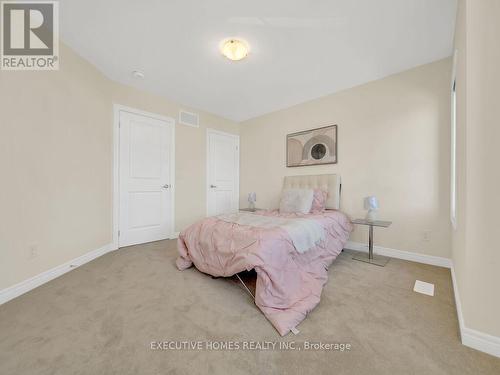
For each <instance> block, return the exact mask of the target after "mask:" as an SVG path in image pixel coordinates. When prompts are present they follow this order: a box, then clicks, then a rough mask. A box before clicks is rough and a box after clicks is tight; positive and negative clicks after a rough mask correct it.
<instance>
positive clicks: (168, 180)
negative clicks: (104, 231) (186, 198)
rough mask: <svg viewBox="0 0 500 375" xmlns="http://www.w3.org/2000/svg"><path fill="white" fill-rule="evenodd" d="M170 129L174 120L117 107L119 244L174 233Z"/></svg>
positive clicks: (138, 241)
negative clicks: (165, 119)
mask: <svg viewBox="0 0 500 375" xmlns="http://www.w3.org/2000/svg"><path fill="white" fill-rule="evenodd" d="M173 132H174V123H173V121H171V122H170V121H163V120H159V119H156V118H152V117H148V116H143V115H139V114H135V113H130V112H126V111H120V176H119V178H120V183H119V186H120V222H119V232H118V233H119V237H118V238H119V246H120V247H121V246H128V245H134V244H139V243H144V242H151V241H158V240H162V239H165V238H168V237H170V236H171V235H172V233H173V229H174V228H173V210H172V208H173V199H174V196H173V187H172V183H173V173H172V172H173V169H174V164H173V163H174V155H173V152H172V151H173V142H174V139H173V134H174V133H173Z"/></svg>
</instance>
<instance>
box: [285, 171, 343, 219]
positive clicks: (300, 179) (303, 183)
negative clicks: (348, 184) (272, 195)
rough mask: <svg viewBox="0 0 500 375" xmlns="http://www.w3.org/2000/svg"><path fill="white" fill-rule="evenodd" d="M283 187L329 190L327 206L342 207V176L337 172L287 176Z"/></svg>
mask: <svg viewBox="0 0 500 375" xmlns="http://www.w3.org/2000/svg"><path fill="white" fill-rule="evenodd" d="M283 189H321V190H325V191H327V192H328V197H327V200H326V208H328V209H332V210H338V209H339V208H340V189H341V183H340V176H339V175H336V174H316V175H309V176H285V179H284V181H283Z"/></svg>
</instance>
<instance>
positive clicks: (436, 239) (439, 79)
mask: <svg viewBox="0 0 500 375" xmlns="http://www.w3.org/2000/svg"><path fill="white" fill-rule="evenodd" d="M450 78H451V59H446V60H442V61H439V62H436V63H432V64H428V65H425V66H421V67H418V68H416V69H412V70H409V71H406V72H403V73H400V74H397V75H394V76H390V77H388V78H385V79H382V80H379V81H375V82H371V83H368V84H366V85H363V86H359V87H355V88H352V89H349V90H346V91H343V92H340V93H337V94H334V95H330V96H326V97H323V98H320V99H317V100H313V101H310V102H306V103H303V104H300V105H297V106H294V107H291V108H288V109H285V110H281V111H278V112H274V113H271V114H268V115H265V116H262V117H259V118H256V119H252V120H249V121H246V122H244V123H242V124H241V128H240V134H241V171H242V174H241V184H240V198H241V200H240V204H241V205H242V206H246V205H247V203H246V195H247V193H248V192H251V191H255V192H256V193H257V206H259V207H263V208H272V207H277V206H278V202H279V194H280V190H281V184H282V182H283V176H285V175H294V174H321V173H338V174H340V175H341V176H342V183H343V185H342V202H341V205H342V209H343V210H344V211H345V212H347V213H348V214H349V215H351V216H352V217H364V215H365V211H364V210H363V198H364V197H365V196H367V195H371V194H373V195H376V196H377V197H378V198H379V200H380V204H381V210H380V218H382V219H387V220H392V221H393V222H394V223H393V225H392V226H391V227H390V228H388V229H380V230H377V231H376V238H375V239H376V244H377V245H380V246H384V247H389V248H395V249H401V250H407V251H414V252H418V253H423V254H429V255H436V256H442V257H450V220H449V186H450V184H449V162H450V157H449V155H450V146H449V145H450V137H449V132H450V125H449V124H450V91H449V90H450ZM328 124H338V139H339V143H338V148H339V154H338V159H339V162H338V164H337V165H333V166H332V165H329V166H309V167H300V168H286V167H285V156H286V155H285V147H286V145H285V138H286V134H287V133H292V132H295V131H300V130H305V129H310V128H314V127H319V126H324V125H328ZM426 231H430V233H429V240H428V241H425V240H424V232H426ZM351 239H352V240H353V241H359V242H364V241H366V229H364V228H363V229H360V228H357V229H356V231H355V232H354V233H353V235H352V236H351Z"/></svg>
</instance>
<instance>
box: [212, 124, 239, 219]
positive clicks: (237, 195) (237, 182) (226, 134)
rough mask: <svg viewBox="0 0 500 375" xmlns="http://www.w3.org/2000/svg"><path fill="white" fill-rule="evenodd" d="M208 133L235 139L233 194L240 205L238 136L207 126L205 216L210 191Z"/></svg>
mask: <svg viewBox="0 0 500 375" xmlns="http://www.w3.org/2000/svg"><path fill="white" fill-rule="evenodd" d="M210 134H219V135H224V136H227V137H231V138H234V139H235V140H236V147H237V150H236V151H237V152H236V161H237V163H236V166H237V168H236V176H235V182H234V186H235V195H236V202H237V204H238V207H239V206H240V136H239V135H237V134H232V133H226V132H223V131H220V130H215V129H211V128H207V141H206V147H207V176H206V183H205V198H206V206H207V207H206V216H208V215H209V203H208V196H209V193H210V174H209V171H210V147H209V137H210Z"/></svg>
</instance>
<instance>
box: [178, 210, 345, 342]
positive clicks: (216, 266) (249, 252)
mask: <svg viewBox="0 0 500 375" xmlns="http://www.w3.org/2000/svg"><path fill="white" fill-rule="evenodd" d="M257 214H259V215H273V216H277V215H279V213H278V211H259V212H258V213H257ZM280 216H284V217H302V218H304V217H307V218H312V219H315V220H318V221H319V222H320V224H321V225H322V226H323V228H324V229H325V233H326V235H325V239H324V241H321V242H320V243H319V244H318V245H316V246H315V247H313V248H311V249H310V250H308V251H307V252H305V253H303V254H300V253H298V252H297V251H296V250H295V247H294V245H293V243H292V241H291V239H290V238H289V236H288V234H287V233H286V231H284V230H283V229H281V228H278V227H274V228H268V229H266V228H257V227H251V226H245V225H238V224H234V223H229V222H226V221H222V220H219V219H217V217H210V218H206V219H204V220H201V221H199V222H197V223H195V224H193V225H191V226H190V227H188V228H187V229H185V230H184V231H183V232H182V233H181V234H180V235H179V240H178V249H179V253H180V257H179V258H178V259H177V262H176V263H177V267H178V268H179V269H180V270H184V269H186V268H189V267H191V265H192V264H194V265H195V266H196V268H197V269H198V270H200V271H201V272H204V273H207V274H210V275H213V276H232V275H234V274H236V273H238V272H241V271H244V270H247V271H249V270H251V269H255V271H256V272H257V284H256V291H255V304H256V305H257V306H258V307H259V308H260V310H262V312H263V313H264V315H265V316H266V317H267V319H268V320H269V321H270V322H271V323H272V324H273V325H274V327H275V328H276V329H277V330H278V332H279V333H280V335H282V336H283V335H286V334H287V333H288V332H289V331H290V329H292V328H294V327H296V326H297V325H298V324H299V323H300V322H301V321H302V320H304V318H305V317H306V314H307V313H308V312H309V311H311V310H312V309H314V307H316V305H317V304H318V303H319V301H320V297H321V291H322V289H323V286H324V285H325V283H326V281H327V279H328V267H329V266H330V264H331V263H332V262H333V260H334V259H335V258H336V257H337V256H338V254H339V253H340V252H341V251H342V248H343V247H344V245H345V243H346V241H347V239H348V237H349V233H350V232H351V230H352V225H351V223H350V221H349V219H348V218H347V216H346V215H345V214H343V213H342V212H340V211H325V212H322V213H318V214H309V215H297V214H286V215H280Z"/></svg>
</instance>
